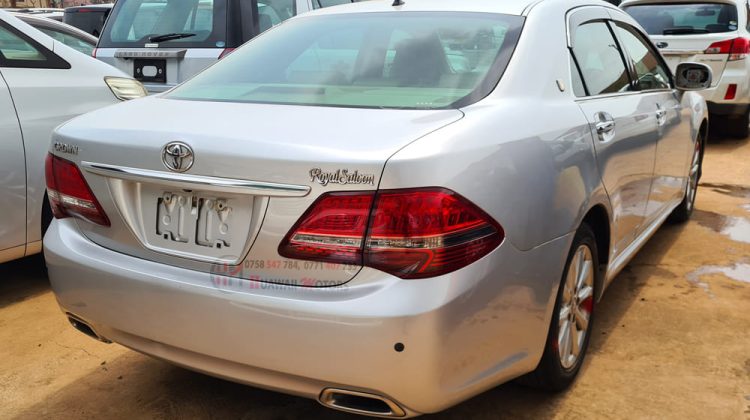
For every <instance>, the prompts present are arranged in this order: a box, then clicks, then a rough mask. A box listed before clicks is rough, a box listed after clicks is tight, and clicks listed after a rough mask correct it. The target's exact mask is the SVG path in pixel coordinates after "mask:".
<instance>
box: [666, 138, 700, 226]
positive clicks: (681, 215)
mask: <svg viewBox="0 0 750 420" xmlns="http://www.w3.org/2000/svg"><path fill="white" fill-rule="evenodd" d="M703 151H704V142H703V134H701V137H699V138H698V140H697V141H696V142H695V150H694V151H693V158H692V159H691V160H690V173H689V174H688V182H687V183H686V185H685V195H684V196H683V197H682V202H681V203H680V205H678V206H677V207H675V209H674V210H672V214H670V215H669V222H671V223H685V222H687V221H688V220H690V216H692V215H693V210H694V209H695V197H696V196H697V195H698V183H699V182H700V179H701V175H702V174H703Z"/></svg>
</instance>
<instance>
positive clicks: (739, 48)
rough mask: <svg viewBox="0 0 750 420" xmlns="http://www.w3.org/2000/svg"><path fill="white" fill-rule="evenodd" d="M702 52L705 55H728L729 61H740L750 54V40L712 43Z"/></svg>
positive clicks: (737, 39)
mask: <svg viewBox="0 0 750 420" xmlns="http://www.w3.org/2000/svg"><path fill="white" fill-rule="evenodd" d="M704 52H705V53H706V54H729V58H728V60H729V61H737V60H742V59H744V58H746V57H747V55H748V54H749V53H750V40H749V39H747V38H734V39H727V40H724V41H719V42H714V43H713V44H711V45H710V46H709V47H708V48H707V49H706V51H704Z"/></svg>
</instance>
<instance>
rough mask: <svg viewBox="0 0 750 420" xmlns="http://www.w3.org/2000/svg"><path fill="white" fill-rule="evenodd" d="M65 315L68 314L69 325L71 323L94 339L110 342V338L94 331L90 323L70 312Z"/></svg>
mask: <svg viewBox="0 0 750 420" xmlns="http://www.w3.org/2000/svg"><path fill="white" fill-rule="evenodd" d="M67 315H68V322H70V325H72V326H73V328H75V329H77V330H78V331H80V332H82V333H84V334H86V335H88V336H89V337H91V338H93V339H95V340H99V341H101V342H102V343H107V344H109V343H111V341H110V340H108V339H106V338H104V337H102V336H101V335H99V334H97V333H96V331H94V329H93V328H91V325H89V324H88V323H87V322H86V321H84V320H82V319H81V318H79V317H77V316H75V315H72V314H67Z"/></svg>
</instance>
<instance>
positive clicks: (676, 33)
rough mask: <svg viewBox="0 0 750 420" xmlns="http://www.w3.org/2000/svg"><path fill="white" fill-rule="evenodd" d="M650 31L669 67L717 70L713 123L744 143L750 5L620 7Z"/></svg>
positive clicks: (685, 2)
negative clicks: (692, 64) (700, 65)
mask: <svg viewBox="0 0 750 420" xmlns="http://www.w3.org/2000/svg"><path fill="white" fill-rule="evenodd" d="M620 7H621V8H623V9H624V10H625V11H626V12H627V13H629V14H630V15H631V16H633V18H635V20H637V21H638V23H640V24H641V26H643V28H644V29H645V30H646V31H647V32H648V34H649V35H650V37H651V39H652V40H653V41H654V44H656V46H657V47H658V48H659V49H660V51H661V53H662V55H664V58H665V59H666V61H667V64H668V65H669V67H670V68H671V69H672V71H674V70H675V68H676V67H677V64H679V63H682V62H686V61H690V62H699V63H704V64H707V65H708V66H710V67H711V70H712V71H713V82H712V84H711V88H710V89H707V90H704V91H702V92H701V94H702V95H703V96H704V97H705V98H706V102H708V110H709V113H710V114H711V123H712V124H719V125H722V126H724V128H725V129H726V131H727V132H728V134H731V135H734V136H737V137H740V138H744V137H747V135H748V134H749V132H748V131H749V129H748V126H749V125H750V72H749V70H750V60H749V59H748V53H750V31H748V26H749V25H750V22H748V15H750V6H749V5H748V1H747V0H710V1H695V0H629V1H624V2H622V4H621V5H620Z"/></svg>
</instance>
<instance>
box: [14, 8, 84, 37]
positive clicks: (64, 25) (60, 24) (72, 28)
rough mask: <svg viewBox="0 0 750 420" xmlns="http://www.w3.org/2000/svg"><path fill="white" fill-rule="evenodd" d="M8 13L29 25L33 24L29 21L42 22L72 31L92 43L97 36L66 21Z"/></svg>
mask: <svg viewBox="0 0 750 420" xmlns="http://www.w3.org/2000/svg"><path fill="white" fill-rule="evenodd" d="M9 14H10V15H12V16H15V17H17V18H18V19H20V20H21V21H23V22H26V23H28V24H30V25H31V26H34V25H33V24H31V22H38V23H39V24H43V25H45V26H49V27H55V28H59V30H61V31H65V32H72V33H75V34H78V37H79V38H85V39H87V40H89V41H91V42H93V43H94V44H96V40H97V38H96V37H95V36H93V35H91V34H90V33H88V32H86V31H82V30H80V29H78V28H76V27H75V26H72V25H68V24H67V23H63V22H60V21H57V20H54V19H49V18H46V17H43V16H38V15H33V14H28V13H13V12H11V13H9Z"/></svg>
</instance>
